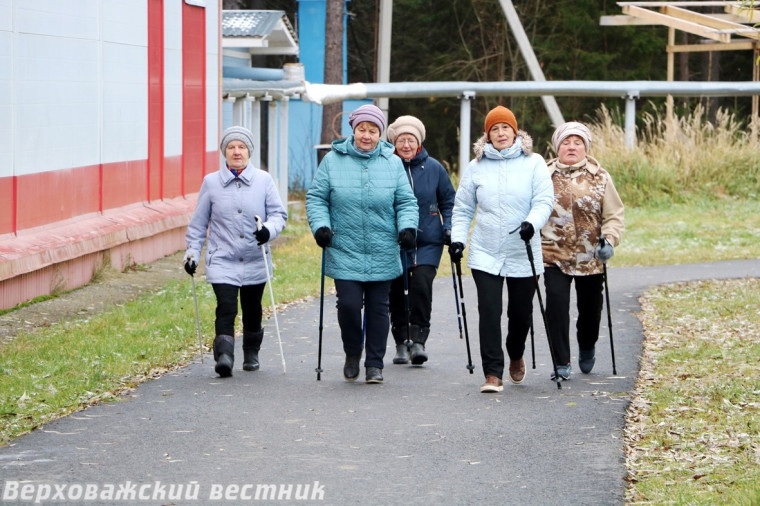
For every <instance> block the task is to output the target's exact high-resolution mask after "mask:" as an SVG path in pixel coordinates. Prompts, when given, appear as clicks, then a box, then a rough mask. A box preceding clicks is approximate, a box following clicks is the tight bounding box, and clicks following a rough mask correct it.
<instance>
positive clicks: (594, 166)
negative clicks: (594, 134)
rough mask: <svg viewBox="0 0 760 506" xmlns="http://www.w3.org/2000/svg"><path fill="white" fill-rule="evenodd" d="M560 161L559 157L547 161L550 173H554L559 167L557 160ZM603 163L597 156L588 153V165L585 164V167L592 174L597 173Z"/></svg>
mask: <svg viewBox="0 0 760 506" xmlns="http://www.w3.org/2000/svg"><path fill="white" fill-rule="evenodd" d="M558 161H559V158H552V159H551V160H549V161H548V162H546V165H547V166H548V167H549V173H550V174H554V173H555V172H557V171H558V170H559V169H558V168H557V162H558ZM601 168H602V166H601V164H600V163H599V162H598V161H597V159H596V158H594V157H593V156H589V155H586V165H584V166H583V169H585V170H587V171H589V172H590V173H591V174H592V175H596V173H597V172H599V169H601Z"/></svg>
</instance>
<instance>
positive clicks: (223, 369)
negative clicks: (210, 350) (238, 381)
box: [214, 335, 235, 378]
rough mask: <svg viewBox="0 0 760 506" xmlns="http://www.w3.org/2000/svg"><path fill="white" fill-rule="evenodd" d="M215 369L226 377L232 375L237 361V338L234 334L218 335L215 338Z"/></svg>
mask: <svg viewBox="0 0 760 506" xmlns="http://www.w3.org/2000/svg"><path fill="white" fill-rule="evenodd" d="M214 360H215V361H216V367H214V371H216V373H217V374H218V375H219V376H221V377H222V378H226V377H228V376H232V365H233V364H234V363H235V338H234V337H232V336H225V335H221V336H216V338H215V339H214Z"/></svg>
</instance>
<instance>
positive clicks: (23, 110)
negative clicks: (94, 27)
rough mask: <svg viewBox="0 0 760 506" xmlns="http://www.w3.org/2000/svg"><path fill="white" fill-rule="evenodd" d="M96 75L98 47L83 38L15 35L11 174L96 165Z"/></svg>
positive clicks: (97, 92) (20, 16) (97, 104)
mask: <svg viewBox="0 0 760 506" xmlns="http://www.w3.org/2000/svg"><path fill="white" fill-rule="evenodd" d="M16 14H17V15H18V17H19V18H24V17H26V16H30V15H32V14H31V13H29V12H25V11H23V9H17V11H16ZM72 17H73V16H72ZM21 24H24V23H21ZM85 31H86V32H88V33H90V32H91V31H90V30H85ZM99 70H100V51H99V42H98V41H97V40H95V39H89V38H85V37H84V34H82V36H80V37H76V38H75V37H51V36H49V35H46V34H30V33H19V34H18V35H17V37H16V67H15V68H14V72H15V90H16V93H15V100H16V122H15V129H16V134H17V136H16V139H15V146H14V149H15V174H16V175H18V176H20V175H24V174H32V173H38V172H44V171H52V170H59V169H64V168H70V167H81V166H86V165H93V164H97V163H98V162H99V159H100V148H99V146H100V125H99V119H98V118H99V108H100V97H99V83H98V78H99Z"/></svg>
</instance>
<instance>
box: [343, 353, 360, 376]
mask: <svg viewBox="0 0 760 506" xmlns="http://www.w3.org/2000/svg"><path fill="white" fill-rule="evenodd" d="M360 359H361V355H355V356H353V355H346V364H345V365H344V366H343V377H344V378H346V381H354V380H356V378H358V377H359V360H360Z"/></svg>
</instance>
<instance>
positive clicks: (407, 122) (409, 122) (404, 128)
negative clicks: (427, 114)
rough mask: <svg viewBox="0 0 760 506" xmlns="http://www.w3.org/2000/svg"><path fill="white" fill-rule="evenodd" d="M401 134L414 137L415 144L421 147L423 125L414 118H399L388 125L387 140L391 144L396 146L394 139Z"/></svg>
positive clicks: (423, 135)
mask: <svg viewBox="0 0 760 506" xmlns="http://www.w3.org/2000/svg"><path fill="white" fill-rule="evenodd" d="M401 134H412V135H414V137H415V138H416V139H417V143H418V144H420V145H422V142H423V141H424V140H425V125H423V124H422V121H420V120H419V119H417V118H415V117H414V116H399V117H398V118H397V119H396V121H394V122H393V123H391V124H390V125H388V140H389V141H390V142H391V144H396V139H398V137H399V135H401Z"/></svg>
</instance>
